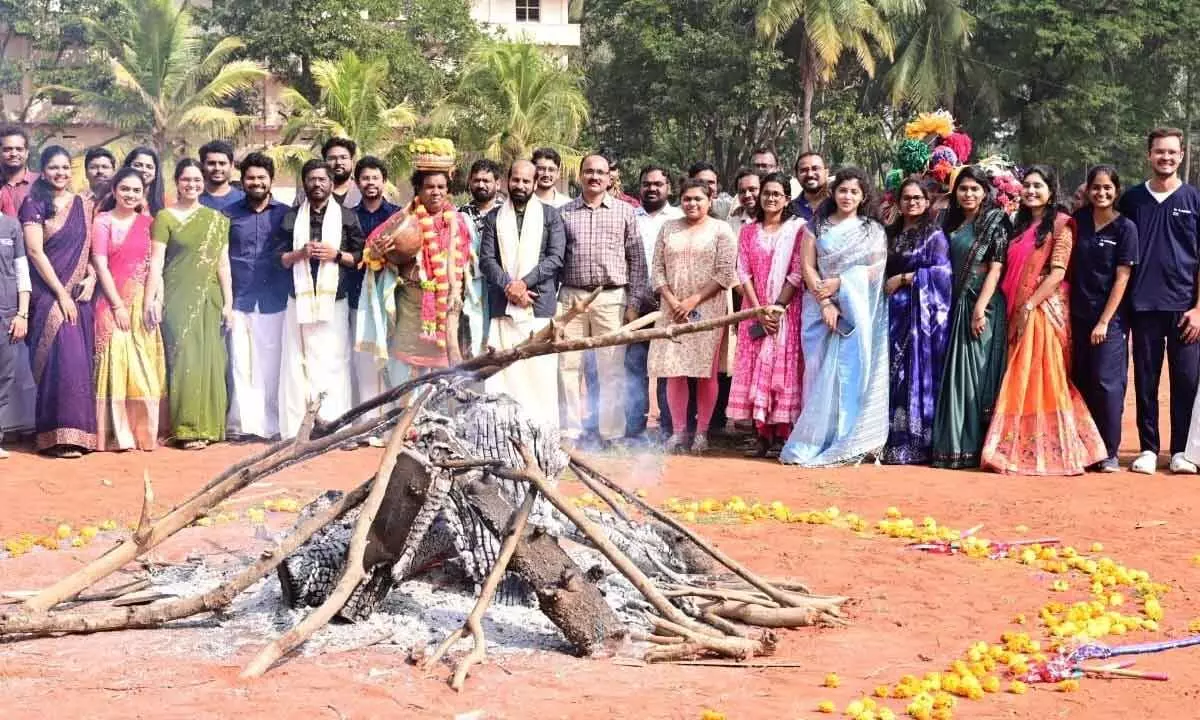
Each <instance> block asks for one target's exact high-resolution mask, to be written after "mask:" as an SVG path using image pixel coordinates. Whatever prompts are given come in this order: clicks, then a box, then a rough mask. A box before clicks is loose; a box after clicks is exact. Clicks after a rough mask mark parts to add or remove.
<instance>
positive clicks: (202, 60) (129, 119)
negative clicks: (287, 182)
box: [46, 0, 267, 157]
mask: <svg viewBox="0 0 1200 720" xmlns="http://www.w3.org/2000/svg"><path fill="white" fill-rule="evenodd" d="M120 3H121V6H122V12H121V13H119V14H118V17H117V18H112V17H108V18H105V19H103V20H100V19H96V18H87V19H85V20H84V22H86V23H87V25H88V26H89V27H90V28H91V29H92V30H93V31H94V32H95V34H96V38H97V43H98V49H99V51H100V52H101V53H103V55H104V56H105V62H106V63H107V66H108V69H109V70H110V72H111V74H112V76H111V81H112V86H111V87H110V88H109V89H108V90H107V91H97V90H83V89H78V88H62V87H57V88H46V90H58V91H65V92H67V93H69V94H70V95H72V96H73V100H74V102H75V103H76V104H78V105H80V106H82V107H85V108H89V109H91V111H93V112H95V113H97V114H98V115H99V116H100V117H102V118H104V119H106V120H108V121H109V122H111V123H113V124H114V125H115V126H116V127H117V128H118V130H119V134H118V135H117V137H115V138H113V140H117V139H120V138H122V137H127V136H132V137H135V138H139V139H143V140H146V141H148V142H149V143H150V144H151V145H153V146H154V147H155V149H157V150H158V151H159V152H160V153H162V154H163V155H164V157H171V156H180V155H182V154H184V153H185V152H186V150H187V148H188V147H189V144H190V143H191V142H192V141H194V140H196V139H200V138H203V139H207V138H211V137H230V136H233V135H235V134H237V132H238V131H240V130H241V129H242V128H243V127H244V126H245V125H246V124H247V123H249V122H250V121H252V120H253V119H254V118H253V117H251V116H245V115H239V114H238V113H237V112H236V111H235V110H233V109H231V108H229V107H227V103H228V102H229V101H230V100H232V99H233V98H234V97H235V96H237V95H238V94H239V93H242V92H246V91H250V90H253V89H254V88H255V85H256V83H259V82H261V81H262V80H264V79H265V78H266V77H267V73H266V71H265V70H263V69H262V68H261V67H259V66H258V64H257V63H254V62H251V61H248V60H237V61H233V62H228V60H229V58H230V57H231V56H232V55H233V54H234V53H235V52H237V51H238V50H240V49H241V48H242V46H243V44H242V42H241V41H240V40H239V39H237V38H234V37H227V38H224V39H223V40H221V41H220V42H218V43H217V44H216V46H215V47H213V48H212V49H211V50H209V51H208V52H207V53H205V52H203V48H202V42H203V40H202V38H201V37H200V34H199V32H198V28H197V27H196V26H195V25H194V24H193V22H192V15H191V11H190V10H189V8H188V4H187V3H186V2H184V3H182V4H177V3H176V2H175V0H120Z"/></svg>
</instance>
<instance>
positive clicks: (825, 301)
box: [821, 298, 833, 307]
mask: <svg viewBox="0 0 1200 720" xmlns="http://www.w3.org/2000/svg"><path fill="white" fill-rule="evenodd" d="M832 304H833V301H832V300H830V299H829V298H825V299H824V300H822V301H821V307H825V306H826V305H832Z"/></svg>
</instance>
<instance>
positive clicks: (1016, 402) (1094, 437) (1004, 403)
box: [982, 165, 1107, 475]
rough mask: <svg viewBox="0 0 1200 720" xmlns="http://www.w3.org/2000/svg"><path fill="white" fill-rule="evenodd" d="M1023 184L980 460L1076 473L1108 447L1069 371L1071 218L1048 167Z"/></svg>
mask: <svg viewBox="0 0 1200 720" xmlns="http://www.w3.org/2000/svg"><path fill="white" fill-rule="evenodd" d="M1022 185H1023V188H1024V189H1023V190H1022V193H1021V210H1020V211H1019V212H1018V213H1017V223H1016V225H1017V235H1016V237H1015V238H1014V240H1013V242H1012V244H1011V245H1010V246H1009V249H1008V262H1007V271H1006V275H1005V277H1004V281H1003V283H1002V286H1001V287H1002V290H1003V292H1004V296H1005V299H1006V300H1007V301H1008V318H1009V319H1008V322H1009V334H1008V338H1009V340H1008V369H1007V370H1006V371H1005V373H1004V381H1003V382H1002V384H1001V386H1000V396H999V397H998V398H997V400H996V411H995V415H994V416H993V418H992V425H991V427H990V428H989V429H988V434H987V439H986V440H985V441H984V445H983V455H982V464H983V466H984V467H990V468H993V469H995V470H997V471H999V472H1002V473H1012V474H1018V475H1082V474H1083V472H1084V469H1085V468H1087V467H1088V466H1089V465H1092V464H1093V463H1097V462H1099V461H1101V460H1103V459H1104V458H1105V457H1107V451H1106V450H1105V447H1104V440H1103V439H1102V438H1101V437H1100V431H1099V430H1098V429H1097V428H1096V423H1095V422H1094V421H1093V420H1092V416H1091V415H1090V414H1089V413H1088V409H1087V405H1085V404H1084V402H1083V397H1082V396H1081V395H1080V394H1079V391H1078V390H1077V389H1076V388H1075V386H1074V385H1072V384H1071V379H1070V374H1069V372H1068V368H1069V366H1070V358H1069V356H1068V355H1069V351H1070V348H1071V337H1070V324H1069V323H1068V318H1069V317H1070V313H1069V309H1068V305H1067V285H1066V283H1065V282H1064V279H1065V278H1066V274H1067V263H1068V261H1069V259H1070V257H1071V247H1072V245H1074V239H1075V223H1074V221H1073V220H1072V219H1071V217H1070V216H1069V215H1067V214H1066V213H1062V212H1059V211H1058V210H1057V203H1056V200H1057V197H1058V190H1057V188H1058V182H1057V178H1056V177H1055V175H1054V171H1053V170H1051V169H1050V168H1048V167H1044V166H1041V165H1034V166H1033V167H1031V168H1030V169H1029V171H1028V172H1027V173H1026V174H1025V179H1024V181H1023V183H1022Z"/></svg>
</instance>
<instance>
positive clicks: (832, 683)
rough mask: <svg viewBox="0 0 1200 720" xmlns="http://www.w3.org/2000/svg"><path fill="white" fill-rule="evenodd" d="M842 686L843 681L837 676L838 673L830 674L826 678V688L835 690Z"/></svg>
mask: <svg viewBox="0 0 1200 720" xmlns="http://www.w3.org/2000/svg"><path fill="white" fill-rule="evenodd" d="M841 684H842V679H841V678H840V677H838V676H837V673H829V674H828V675H826V676H825V687H827V688H835V687H837V686H838V685H841Z"/></svg>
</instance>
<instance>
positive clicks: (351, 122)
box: [268, 51, 417, 171]
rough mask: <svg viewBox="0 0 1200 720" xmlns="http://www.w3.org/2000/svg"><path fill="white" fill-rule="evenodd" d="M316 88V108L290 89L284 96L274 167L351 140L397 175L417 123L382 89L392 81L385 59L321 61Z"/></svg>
mask: <svg viewBox="0 0 1200 720" xmlns="http://www.w3.org/2000/svg"><path fill="white" fill-rule="evenodd" d="M312 76H313V81H314V83H315V84H316V86H317V89H318V98H317V102H316V104H313V103H310V102H309V101H308V100H307V99H306V98H305V97H304V95H302V94H301V93H300V92H299V91H297V90H295V89H292V88H285V89H284V90H283V91H282V93H281V94H280V98H279V99H280V103H281V105H282V106H283V107H284V108H285V114H286V115H288V116H289V117H288V120H287V122H286V123H285V124H284V126H283V132H282V135H283V140H284V144H282V145H279V146H276V147H274V148H271V149H270V150H269V151H268V153H269V154H271V155H274V156H275V160H276V162H282V163H283V164H284V165H285V166H288V167H294V166H297V165H298V164H302V163H303V162H304V161H305V160H307V159H309V158H312V157H315V156H316V153H317V152H319V150H320V147H321V145H322V143H324V142H325V141H326V140H328V139H329V138H331V137H348V138H353V139H354V141H355V142H356V143H357V144H358V148H359V152H360V154H363V155H375V156H378V157H380V158H381V159H383V160H384V161H385V162H386V163H387V164H388V165H389V166H391V169H392V170H393V171H397V170H399V169H400V167H401V165H402V164H403V162H404V150H403V143H402V140H404V139H405V137H406V136H407V134H408V133H409V131H410V130H411V129H412V127H413V126H414V125H415V124H416V122H417V115H416V112H415V111H414V110H413V108H412V106H411V105H409V104H408V103H407V102H400V103H398V104H392V101H391V100H390V99H389V98H388V97H387V94H386V93H385V92H384V88H385V86H386V85H387V80H388V61H387V59H385V58H382V57H381V58H378V59H375V60H369V61H367V60H363V59H362V58H360V57H359V56H358V55H357V54H356V53H354V52H353V51H349V52H346V53H345V54H344V55H342V56H341V57H340V58H338V60H337V61H336V62H334V61H330V60H318V61H317V62H315V63H313V65H312Z"/></svg>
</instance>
